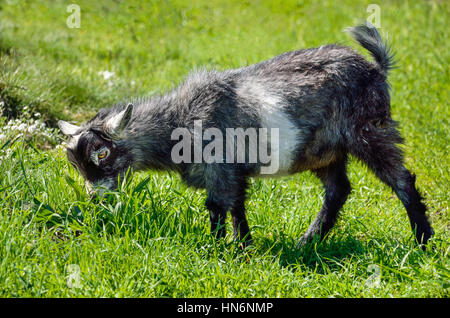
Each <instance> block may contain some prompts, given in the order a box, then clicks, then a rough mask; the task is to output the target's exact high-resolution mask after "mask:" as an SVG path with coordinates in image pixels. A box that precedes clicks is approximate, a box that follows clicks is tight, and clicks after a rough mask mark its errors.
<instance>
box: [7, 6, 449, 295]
mask: <svg viewBox="0 0 450 318" xmlns="http://www.w3.org/2000/svg"><path fill="white" fill-rule="evenodd" d="M70 3H72V1H2V2H0V68H1V70H0V101H1V103H2V105H3V112H4V116H6V117H7V118H13V117H20V116H22V113H23V112H24V109H25V111H30V112H31V113H33V112H40V113H41V114H42V118H43V120H44V121H45V122H46V123H47V124H48V125H50V126H52V125H54V124H55V122H56V120H58V119H61V118H63V119H68V120H72V121H75V122H81V121H83V120H86V119H87V118H89V117H90V116H91V115H93V114H95V112H96V111H97V110H98V109H99V108H101V107H105V106H108V105H110V104H111V103H114V102H117V101H119V100H123V99H126V98H127V97H129V96H133V97H134V96H148V95H152V94H156V93H162V92H164V91H166V90H168V89H170V88H171V87H172V86H173V85H176V83H178V82H179V81H180V80H182V78H183V77H184V76H185V75H186V74H187V73H188V72H189V70H191V69H193V68H197V67H201V66H206V67H208V68H217V69H227V68H233V67H239V66H242V65H247V64H251V63H255V62H258V61H260V60H263V59H266V58H270V57H272V56H274V55H277V54H279V53H282V52H284V51H288V50H294V49H297V48H304V47H312V46H319V45H322V44H325V43H329V42H339V43H342V44H346V45H351V46H353V47H355V49H357V50H358V51H360V52H362V53H363V54H366V53H365V52H363V51H362V50H361V49H360V48H358V47H357V46H356V45H355V44H354V43H352V42H351V41H350V40H349V38H348V36H347V35H346V34H345V33H343V32H342V29H343V28H344V27H347V26H351V25H354V24H356V23H358V22H359V21H361V20H363V19H365V18H367V16H368V15H369V14H368V13H367V12H366V8H367V6H368V4H370V1H339V3H337V2H335V1H320V2H318V1H317V2H316V1H286V2H284V3H283V5H280V4H279V3H278V2H270V1H222V2H219V1H211V0H209V1H197V2H192V3H191V2H185V1H170V2H168V1H152V2H149V3H146V4H141V3H139V2H137V1H127V2H120V1H117V2H116V1H114V2H113V1H111V2H105V3H103V2H100V1H96V2H92V1H84V0H83V1H81V0H79V1H77V4H78V5H79V6H80V8H81V28H79V29H70V28H68V27H67V25H66V19H67V17H68V16H69V14H70V13H67V12H66V7H67V5H68V4H70ZM378 4H379V6H380V13H381V26H382V28H381V31H382V33H383V34H384V36H385V37H386V36H387V37H388V39H389V42H390V43H392V46H393V49H394V50H395V52H396V59H397V61H398V68H397V69H396V70H394V71H393V72H392V73H391V76H390V83H391V86H392V112H393V116H394V119H396V120H398V121H400V124H401V126H400V129H401V132H402V134H403V136H404V137H405V139H406V144H405V146H404V150H405V153H406V165H407V167H408V168H410V169H411V170H412V171H414V172H415V173H416V174H417V179H418V185H419V187H420V189H421V191H422V193H423V194H424V196H425V199H426V204H427V206H428V207H429V216H430V219H431V221H432V223H433V226H434V230H435V232H436V235H435V237H434V238H433V240H432V242H431V243H432V244H431V245H433V247H434V248H433V249H431V248H430V249H428V250H427V251H426V252H423V251H421V250H420V249H418V248H415V246H414V243H413V240H412V234H411V230H410V228H409V222H408V220H407V216H406V212H405V210H404V208H403V206H402V205H401V203H400V201H399V200H398V199H397V198H396V197H395V195H393V193H392V191H391V190H390V189H389V188H388V187H386V186H385V185H384V184H382V183H381V182H380V181H379V180H378V179H376V178H375V177H374V175H373V174H372V173H371V172H369V171H368V169H367V168H366V167H364V166H363V165H361V164H360V163H358V162H356V161H351V163H350V166H349V178H350V181H351V183H352V186H353V190H352V193H351V195H350V197H349V200H348V201H347V203H346V204H345V206H344V208H343V211H342V213H341V216H340V219H339V220H338V222H337V225H336V227H335V228H334V229H333V231H332V232H331V234H330V237H329V238H328V240H327V241H325V242H322V243H320V244H316V245H313V246H309V247H307V248H305V249H303V250H298V249H296V248H295V244H296V242H297V239H298V238H299V237H300V236H301V234H302V233H303V232H304V231H305V230H306V229H307V227H308V225H309V223H310V222H311V221H312V219H313V218H314V216H315V214H316V213H317V211H318V210H319V209H320V206H321V203H322V196H323V190H322V188H321V186H320V182H319V181H318V180H317V179H315V177H314V176H313V175H312V174H310V173H304V174H300V175H296V176H293V177H289V178H282V179H276V180H270V179H264V180H257V179H255V180H252V182H251V186H250V189H249V200H248V201H247V209H248V219H249V224H250V226H251V228H252V229H251V230H252V233H253V237H254V244H253V246H251V247H250V248H249V249H248V251H246V252H242V251H241V250H240V249H239V248H237V247H236V246H235V244H234V243H233V242H232V239H231V235H229V236H228V237H227V239H226V240H223V241H215V240H214V239H213V238H212V237H211V236H210V234H209V218H208V214H207V211H206V210H205V208H204V200H205V193H204V191H196V190H193V189H190V188H188V187H186V186H185V185H183V184H182V182H181V180H180V178H179V177H178V176H177V175H173V174H166V173H154V172H145V173H138V174H136V175H135V177H134V178H133V180H132V181H130V182H129V183H126V184H123V185H122V186H121V189H120V190H119V191H118V192H114V193H111V194H110V195H109V197H108V200H107V201H105V202H104V203H101V204H99V203H97V202H94V201H92V200H91V199H89V198H88V197H87V195H86V194H85V191H84V189H83V181H82V179H81V177H80V176H79V175H78V174H77V173H76V172H75V171H74V170H73V169H72V168H71V166H70V165H69V164H68V163H67V160H66V158H65V154H64V152H63V151H62V150H61V149H60V148H53V149H50V150H48V149H47V148H48V147H42V145H41V144H40V143H39V142H37V141H34V140H33V139H31V140H29V139H24V138H22V137H16V136H9V137H8V138H6V139H3V140H0V147H1V150H0V152H1V153H0V155H1V156H2V158H1V159H0V160H1V167H0V200H1V202H0V262H1V266H0V296H2V297H100V296H102V297H448V295H449V286H450V285H449V282H450V266H449V265H450V261H449V244H448V243H449V230H450V227H449V225H450V223H449V215H448V194H449V193H450V191H449V190H450V189H449V184H450V182H449V181H450V180H449V171H448V169H449V163H450V162H449V156H448V150H449V144H450V143H449V137H448V136H449V135H450V131H449V130H450V129H449V123H448V118H450V114H449V107H448V92H449V83H450V81H449V69H448V67H446V66H445V65H448V63H449V61H450V56H449V52H450V49H449V42H448V38H449V34H448V33H449V31H448V28H447V21H448V19H449V17H450V14H449V13H450V12H449V11H450V6H449V5H448V4H447V3H446V2H445V1H389V2H388V1H386V2H384V1H379V3H378ZM366 55H367V54H366ZM104 71H109V72H114V75H113V76H112V77H111V78H109V79H106V78H104V77H103V76H102V74H103V73H102V72H104ZM0 124H1V125H5V119H3V120H2V121H0ZM61 140H62V139H61ZM227 229H228V233H231V232H232V231H231V224H230V222H228V223H227ZM374 266H375V267H374ZM74 268H75V269H74ZM374 268H375V269H374ZM378 273H379V275H378ZM77 274H79V275H78V277H79V278H80V280H79V281H77V283H76V284H71V282H72V280H71V277H73V276H74V275H75V276H76V275H77ZM374 275H375V276H374ZM373 278H375V280H373ZM77 286H78V287H77Z"/></svg>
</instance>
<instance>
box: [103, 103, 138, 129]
mask: <svg viewBox="0 0 450 318" xmlns="http://www.w3.org/2000/svg"><path fill="white" fill-rule="evenodd" d="M132 112H133V104H128V105H127V107H126V108H125V110H123V111H121V112H120V113H118V114H117V115H114V116H112V117H111V118H108V119H107V120H106V122H105V124H104V130H105V132H106V133H107V134H108V135H110V136H112V137H118V136H119V135H120V133H121V132H122V131H123V130H124V129H125V127H127V125H128V123H129V122H130V119H131V114H132Z"/></svg>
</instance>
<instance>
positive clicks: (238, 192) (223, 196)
mask: <svg viewBox="0 0 450 318" xmlns="http://www.w3.org/2000/svg"><path fill="white" fill-rule="evenodd" d="M223 175H225V174H223ZM231 175H232V173H230V174H228V178H226V177H223V178H220V179H218V180H217V182H214V183H213V182H211V184H210V187H209V188H207V192H208V198H207V199H206V207H207V209H208V210H209V213H210V221H211V232H212V233H213V234H215V236H216V237H217V238H221V237H224V236H225V234H226V230H225V219H226V215H227V211H230V212H231V215H232V217H233V230H234V238H235V239H236V240H239V241H244V243H243V244H244V246H246V245H247V244H248V243H249V242H250V240H251V237H250V234H249V227H248V224H247V219H246V217H245V199H246V188H247V181H246V178H245V177H237V176H236V177H234V178H231V177H230V176H231Z"/></svg>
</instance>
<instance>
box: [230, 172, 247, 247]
mask: <svg viewBox="0 0 450 318" xmlns="http://www.w3.org/2000/svg"><path fill="white" fill-rule="evenodd" d="M246 190H247V180H246V179H242V180H241V182H240V183H239V187H238V188H237V189H236V198H235V200H234V203H233V206H232V208H231V216H232V217H233V230H234V239H235V240H236V241H240V242H242V247H243V248H245V247H246V246H248V245H249V244H250V243H251V241H252V237H251V235H250V229H249V227H248V223H247V218H246V216H245V199H246Z"/></svg>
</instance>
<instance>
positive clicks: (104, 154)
mask: <svg viewBox="0 0 450 318" xmlns="http://www.w3.org/2000/svg"><path fill="white" fill-rule="evenodd" d="M107 155H108V152H107V151H106V150H104V151H102V152H100V153H99V154H98V155H97V158H98V159H105V158H106V156H107Z"/></svg>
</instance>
